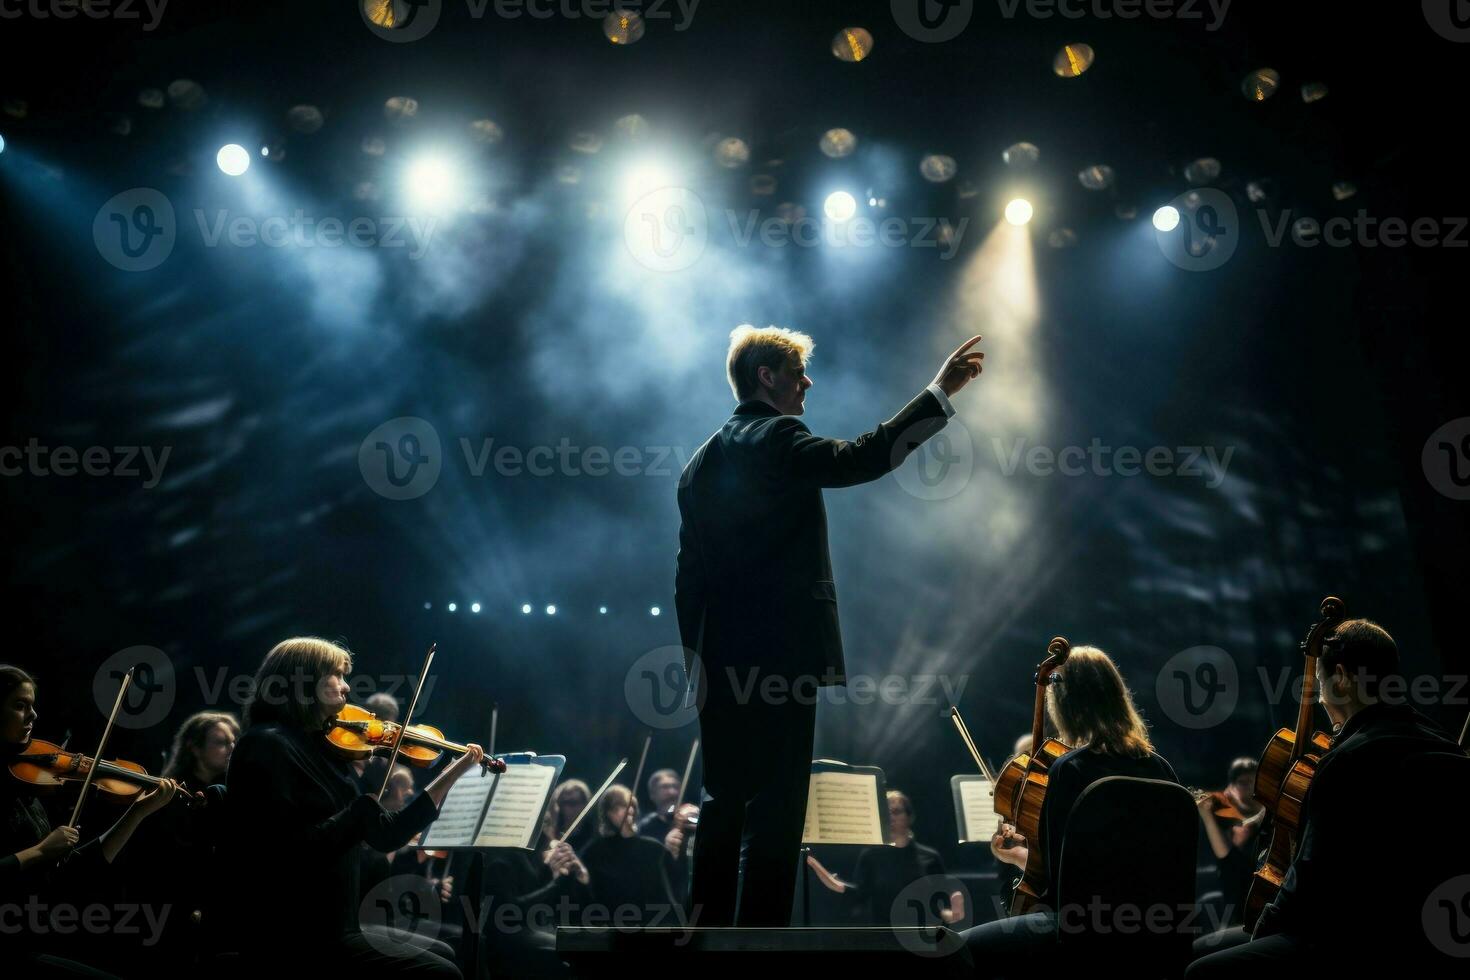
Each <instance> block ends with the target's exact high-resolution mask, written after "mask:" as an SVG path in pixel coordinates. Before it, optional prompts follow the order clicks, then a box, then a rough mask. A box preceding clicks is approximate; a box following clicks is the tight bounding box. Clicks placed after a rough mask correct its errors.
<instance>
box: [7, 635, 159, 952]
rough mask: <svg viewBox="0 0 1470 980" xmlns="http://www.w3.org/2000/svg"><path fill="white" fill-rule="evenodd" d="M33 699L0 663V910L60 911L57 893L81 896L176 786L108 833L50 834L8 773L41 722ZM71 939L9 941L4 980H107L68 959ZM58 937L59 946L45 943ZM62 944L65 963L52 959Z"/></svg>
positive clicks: (26, 685) (153, 795) (143, 800)
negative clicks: (79, 979) (85, 837)
mask: <svg viewBox="0 0 1470 980" xmlns="http://www.w3.org/2000/svg"><path fill="white" fill-rule="evenodd" d="M36 693H37V685H36V681H35V678H33V677H32V676H31V675H30V674H28V673H26V672H25V671H24V670H22V669H21V668H19V667H13V666H10V665H8V664H0V767H3V768H4V769H5V770H6V771H4V772H0V903H3V904H5V905H14V906H16V907H23V906H26V905H28V904H30V903H34V904H35V905H36V906H38V907H40V908H43V909H44V908H46V907H47V906H52V907H54V908H55V911H57V912H60V911H61V908H60V907H59V905H58V903H57V896H58V894H63V890H65V891H67V892H71V891H78V890H79V886H81V885H84V884H85V883H87V882H88V881H92V880H95V878H96V877H97V876H100V875H101V874H102V873H103V872H105V871H106V870H107V869H108V868H109V866H110V865H112V863H113V862H114V861H116V860H117V858H118V856H119V855H120V854H121V853H122V850H123V847H124V846H125V845H126V844H127V842H128V840H129V839H130V838H131V837H132V836H133V832H134V831H136V830H137V829H138V826H139V825H140V824H141V823H142V822H143V820H144V819H146V818H147V817H148V816H149V815H151V814H153V813H156V812H157V811H158V810H159V808H161V807H163V806H165V805H167V804H168V802H169V801H170V800H172V799H173V797H174V794H175V792H176V791H177V786H176V785H175V784H174V783H173V782H172V781H171V780H168V779H165V780H163V781H162V782H161V783H160V784H159V785H158V786H157V787H155V788H153V789H150V790H146V791H144V792H143V793H141V794H140V795H139V796H138V797H137V799H135V800H134V801H133V803H132V805H131V806H129V807H128V809H127V811H126V812H124V813H123V815H122V816H121V817H120V818H119V819H118V820H117V822H115V823H114V824H113V825H112V826H111V827H110V828H109V829H108V830H106V831H104V832H103V833H102V834H101V835H100V836H98V837H95V838H92V839H91V840H89V841H87V842H86V843H84V844H81V845H80V846H78V841H79V839H80V834H79V832H78V828H76V827H52V826H51V820H50V818H49V817H48V816H47V814H46V808H45V807H44V806H43V805H42V804H41V801H40V800H38V799H37V798H36V795H35V794H34V793H33V792H31V789H30V787H29V786H28V785H27V784H26V783H23V782H21V781H20V780H18V779H16V778H14V777H13V776H11V775H10V772H9V767H10V761H11V759H12V758H13V757H15V756H16V755H19V754H20V753H22V752H24V751H25V749H26V746H27V745H29V744H30V741H31V731H32V729H33V728H34V726H35V723H36V719H37V718H38V717H39V714H38V712H37V711H36ZM73 911H75V910H73ZM7 931H8V930H7ZM74 932H75V930H74V929H70V928H69V929H65V930H64V931H63V930H61V929H56V930H39V931H36V932H35V933H34V934H33V933H32V931H31V930H29V929H24V930H21V931H20V933H19V935H18V937H14V936H13V937H9V938H8V939H7V947H8V948H7V952H6V955H5V957H4V958H0V962H4V963H5V964H6V965H7V967H15V971H14V973H13V974H12V972H11V970H10V969H7V970H6V975H7V976H10V975H15V976H28V977H33V976H43V977H44V976H84V977H85V976H91V977H105V976H108V974H106V973H103V972H101V971H98V970H95V969H91V968H89V967H85V966H82V965H80V964H78V963H76V962H75V961H74V960H72V959H70V957H71V956H74V955H76V954H75V946H76V941H75V938H74V937H73V936H72V933H74ZM57 936H62V937H63V938H62V940H61V941H60V942H48V941H47V939H48V937H57ZM12 941H13V942H12ZM62 942H65V948H64V951H65V952H66V953H67V957H65V958H63V957H60V956H58V955H56V950H57V949H58V948H59V947H61V943H62ZM13 956H14V957H17V958H12V957H13Z"/></svg>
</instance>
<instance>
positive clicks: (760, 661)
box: [674, 385, 954, 696]
mask: <svg viewBox="0 0 1470 980" xmlns="http://www.w3.org/2000/svg"><path fill="white" fill-rule="evenodd" d="M953 413H954V410H953V408H952V407H951V406H950V405H949V402H948V399H947V398H945V397H944V394H943V392H941V391H940V390H939V388H938V387H937V386H934V385H931V386H930V387H929V388H927V389H926V390H924V391H923V392H921V393H920V394H919V395H918V396H917V397H916V398H914V400H913V401H911V402H909V404H908V405H906V406H905V407H904V409H903V410H902V411H901V412H899V413H898V414H897V415H895V416H894V417H893V418H891V419H889V420H888V421H887V422H884V423H882V424H881V425H879V426H878V427H877V428H876V429H874V430H873V431H872V432H869V433H867V434H865V435H863V436H860V437H859V438H857V439H855V440H853V441H851V442H849V441H847V440H844V439H821V438H818V437H817V436H814V435H812V433H811V430H810V429H808V428H807V427H806V425H805V423H803V422H802V421H801V419H800V418H798V417H796V416H794V415H781V414H780V413H778V412H777V411H776V409H775V408H773V407H771V406H770V405H768V404H766V403H765V402H762V401H746V402H742V403H741V404H740V405H739V406H738V407H737V408H736V409H735V414H734V415H732V416H731V417H730V420H729V421H728V422H726V423H725V424H724V425H723V426H721V427H720V430H719V431H718V432H716V433H715V434H714V435H712V436H711V437H710V438H709V440H708V441H706V442H705V444H704V445H702V446H701V447H699V449H698V450H697V451H696V452H695V453H694V456H693V457H692V458H691V459H690V460H689V463H688V465H687V466H686V467H685V468H684V472H683V475H682V476H681V478H680V481H679V514H680V517H681V520H682V523H681V525H680V528H679V557H678V567H677V570H676V574H675V585H674V593H675V603H674V604H675V607H676V608H677V611H678V617H679V634H680V638H681V642H682V643H683V645H684V657H685V667H686V669H691V670H692V669H693V668H692V665H691V661H692V660H693V659H694V656H695V655H696V654H697V655H698V661H699V665H700V668H702V670H703V673H704V677H705V679H706V680H707V682H708V683H709V685H710V687H709V688H708V692H707V693H708V694H709V695H710V696H714V695H716V693H717V692H721V691H728V690H729V689H730V686H731V684H732V683H733V684H734V685H735V689H737V690H739V689H746V688H747V685H749V684H750V683H751V681H752V679H753V680H755V682H756V683H760V682H762V681H765V680H766V679H767V678H769V677H777V678H781V679H782V680H783V681H784V682H785V683H787V684H793V685H800V686H801V687H802V688H805V687H808V686H810V685H812V684H818V685H822V686H828V685H833V684H842V683H843V682H844V681H845V680H846V673H847V671H846V665H845V663H844V661H843V655H842V633H841V630H840V629H839V628H838V624H837V589H836V585H835V583H834V582H833V580H832V559H831V556H830V555H829V553H828V550H827V512H826V508H825V507H824V506H823V504H822V488H823V487H846V486H853V485H854V484H858V483H867V482H869V481H871V480H876V479H878V478H879V477H881V476H882V475H883V474H885V473H887V472H889V471H890V470H893V469H895V468H896V467H898V465H899V464H900V463H902V462H903V461H904V459H905V458H906V457H907V456H908V454H909V453H911V452H913V450H914V448H915V447H917V446H918V445H919V444H920V443H922V442H923V441H924V440H926V439H928V438H929V437H930V436H932V435H934V433H936V432H938V431H939V430H940V429H942V428H943V427H944V424H945V422H946V421H947V420H948V418H949V416H951V415H952V414H953ZM853 533H856V534H861V533H862V529H854V531H853ZM691 679H697V677H696V675H694V674H691ZM756 690H757V691H759V688H756ZM812 693H813V694H814V693H815V692H814V691H813V692H812Z"/></svg>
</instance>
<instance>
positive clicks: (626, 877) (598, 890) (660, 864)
mask: <svg viewBox="0 0 1470 980" xmlns="http://www.w3.org/2000/svg"><path fill="white" fill-rule="evenodd" d="M582 860H583V861H584V862H585V863H586V865H587V873H588V875H589V877H590V879H591V886H592V899H593V901H594V902H596V903H597V905H598V909H597V913H598V914H599V915H601V916H603V917H604V918H605V919H606V920H607V921H612V922H629V923H636V924H639V925H673V924H676V923H677V922H678V919H677V918H676V917H675V909H676V902H675V900H674V892H673V887H672V886H671V885H670V883H669V879H670V877H671V875H672V873H673V871H674V858H673V855H672V853H670V851H669V850H667V849H666V848H665V847H664V845H663V844H660V843H659V842H658V841H656V840H654V839H653V838H652V837H644V836H643V835H642V834H640V833H638V801H637V799H635V798H634V796H633V791H632V790H630V789H629V788H628V787H626V786H624V785H622V784H621V783H614V784H613V785H611V786H609V787H608V788H607V791H606V792H605V793H603V794H602V798H601V799H599V800H598V801H597V839H596V840H594V841H593V842H592V843H590V844H588V845H587V847H586V849H585V850H584V851H583V852H582ZM590 922H591V920H590V919H589V924H590Z"/></svg>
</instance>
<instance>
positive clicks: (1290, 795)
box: [1244, 596, 1347, 930]
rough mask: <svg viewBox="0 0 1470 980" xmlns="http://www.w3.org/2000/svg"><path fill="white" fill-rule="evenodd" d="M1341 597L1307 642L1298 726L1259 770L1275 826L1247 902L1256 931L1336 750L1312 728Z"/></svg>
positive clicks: (1324, 611) (1330, 603)
mask: <svg viewBox="0 0 1470 980" xmlns="http://www.w3.org/2000/svg"><path fill="white" fill-rule="evenodd" d="M1346 614H1347V613H1346V609H1345V608H1344V606H1343V602H1342V600H1341V599H1339V598H1337V597H1336V596H1328V597H1327V598H1325V599H1323V600H1322V605H1321V607H1320V618H1319V619H1318V620H1317V622H1316V623H1314V624H1313V625H1312V628H1311V630H1310V631H1309V632H1308V633H1307V638H1306V639H1305V640H1303V641H1302V644H1301V649H1302V655H1303V659H1304V662H1305V663H1304V673H1303V674H1302V694H1301V704H1300V705H1299V706H1298V709H1297V717H1296V728H1295V729H1291V728H1282V729H1280V730H1278V731H1277V732H1276V734H1275V735H1273V736H1271V740H1270V741H1269V742H1267V743H1266V748H1265V750H1264V751H1262V753H1261V762H1260V766H1259V768H1257V770H1256V799H1257V800H1259V801H1260V802H1261V803H1262V804H1264V805H1265V807H1266V809H1267V810H1269V811H1270V813H1271V818H1272V819H1273V820H1274V821H1275V825H1274V826H1273V828H1272V830H1271V843H1270V846H1269V847H1268V849H1267V851H1266V861H1265V863H1264V864H1262V865H1261V868H1260V870H1259V871H1257V872H1256V875H1255V878H1253V879H1252V881H1251V887H1250V892H1249V893H1248V894H1247V895H1246V901H1245V919H1244V921H1245V926H1246V929H1247V930H1254V928H1255V925H1256V922H1257V921H1258V920H1259V919H1260V917H1261V910H1262V909H1264V908H1265V907H1266V905H1267V904H1268V903H1269V902H1270V901H1271V900H1272V899H1273V898H1275V897H1276V893H1277V892H1279V891H1280V890H1281V884H1282V882H1283V881H1284V880H1285V879H1286V872H1287V869H1288V868H1290V867H1291V862H1292V858H1293V856H1294V855H1295V853H1296V846H1297V841H1298V839H1299V837H1300V835H1301V830H1302V816H1303V813H1304V812H1305V808H1304V805H1305V802H1306V797H1307V790H1308V789H1309V788H1310V786H1311V784H1312V777H1313V776H1315V775H1316V774H1317V765H1318V764H1319V763H1320V762H1321V761H1322V756H1323V755H1324V754H1325V753H1326V752H1327V750H1328V749H1330V748H1332V737H1331V736H1329V735H1328V734H1327V733H1325V732H1322V731H1313V725H1312V711H1313V708H1314V707H1315V706H1316V702H1317V659H1318V658H1319V657H1320V656H1321V655H1322V640H1323V639H1324V638H1325V637H1326V635H1327V633H1328V631H1329V630H1330V629H1332V627H1334V626H1336V625H1337V624H1338V623H1340V622H1342V620H1343V618H1344V617H1345V616H1346Z"/></svg>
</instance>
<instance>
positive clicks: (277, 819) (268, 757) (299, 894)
mask: <svg viewBox="0 0 1470 980" xmlns="http://www.w3.org/2000/svg"><path fill="white" fill-rule="evenodd" d="M351 670H352V654H351V653H350V652H349V651H348V650H347V649H346V648H344V647H342V646H339V645H338V644H336V643H331V642H329V641H327V640H322V639H318V638H316V637H293V638H292V639H289V640H283V641H282V642H280V643H278V644H276V646H275V647H274V648H273V649H272V650H271V651H270V653H268V654H266V657H265V660H264V662H263V663H262V664H261V666H260V670H259V671H257V672H256V675H255V684H254V687H253V690H252V692H251V695H250V698H249V700H248V701H247V703H246V705H245V734H244V735H243V736H241V738H240V743H239V745H237V746H236V747H235V752H234V755H233V757H232V758H231V760H230V770H229V779H228V783H227V785H228V789H229V798H228V799H229V821H228V823H229V826H230V829H229V832H228V833H227V835H226V843H225V845H223V847H222V850H223V851H224V854H223V857H224V868H225V871H226V874H228V875H229V879H230V880H228V881H226V882H223V883H222V885H223V886H224V888H225V889H227V890H231V891H232V892H233V896H232V898H233V899H235V900H237V901H238V903H239V904H238V906H237V907H236V909H235V915H234V916H230V915H229V914H225V915H222V916H221V917H220V920H219V921H218V922H216V923H215V924H214V925H213V926H212V927H211V928H219V929H223V930H226V931H229V930H232V929H240V926H241V924H243V923H261V926H260V927H263V928H270V927H271V925H270V924H267V923H263V922H262V920H261V916H262V915H265V914H269V915H270V918H271V920H272V922H273V923H274V924H275V925H278V926H279V927H281V928H285V929H290V930H292V931H294V932H295V933H296V934H297V935H298V936H303V935H304V937H305V942H304V945H305V950H304V952H298V950H301V948H302V945H303V943H302V942H293V943H292V957H293V958H292V959H291V960H290V966H291V968H292V972H293V973H294V972H304V971H309V970H312V969H320V970H323V971H326V970H343V969H347V970H350V969H352V968H354V967H359V966H360V967H363V968H365V969H367V970H368V971H370V972H371V973H372V974H373V975H389V976H399V975H411V976H424V977H446V978H450V977H453V978H457V977H459V976H460V973H459V969H458V967H456V966H455V965H454V964H453V963H452V962H450V961H448V960H446V959H444V958H443V957H442V956H438V955H436V954H435V953H433V952H430V951H428V950H425V949H421V948H418V947H417V946H416V945H414V944H410V943H402V944H390V943H385V942H383V941H382V940H381V939H379V938H377V937H375V936H370V935H365V934H364V933H363V930H362V928H361V923H360V921H359V915H358V913H359V906H360V904H363V903H361V899H360V896H359V874H360V865H361V862H360V858H359V852H358V845H359V844H362V843H364V842H366V843H367V844H368V845H369V846H370V847H372V848H374V849H376V850H379V851H391V850H394V849H396V848H399V847H402V846H404V845H405V844H407V843H408V842H409V840H410V839H411V838H412V837H413V835H414V834H417V833H419V832H420V831H422V830H423V829H424V828H425V827H427V826H428V825H429V824H430V823H431V822H433V820H434V819H435V818H436V817H437V816H438V815H439V808H440V807H441V806H442V805H443V803H444V798H445V796H446V795H447V794H448V793H449V788H450V786H452V785H453V784H454V782H455V780H457V779H459V778H460V777H461V776H462V775H464V774H465V773H467V772H469V771H470V770H471V769H474V768H476V767H478V766H479V764H480V759H481V757H482V755H483V753H482V751H481V749H480V747H479V746H478V745H470V746H468V748H469V751H468V752H466V753H465V754H464V755H461V756H460V757H459V758H458V759H456V760H454V761H453V762H452V763H450V764H449V765H448V766H447V767H445V769H444V770H443V771H442V772H441V773H440V774H439V776H438V777H437V778H435V779H434V780H433V781H432V782H431V783H429V785H428V786H427V787H426V788H425V789H424V791H423V792H422V793H420V794H419V795H418V796H417V797H416V798H415V799H414V800H413V802H411V803H409V804H408V805H407V806H406V807H404V808H403V809H402V810H400V811H398V812H396V813H390V812H388V811H387V810H385V809H384V808H383V807H382V805H380V804H379V802H378V800H376V799H375V798H373V797H372V796H370V795H368V794H365V793H359V791H358V789H357V784H356V782H355V780H354V778H353V768H352V766H351V764H350V763H349V762H347V761H346V760H344V759H343V758H341V757H340V756H338V755H337V754H336V753H335V752H334V750H333V749H332V748H331V747H330V745H329V743H328V742H327V739H326V738H325V733H326V732H327V730H328V728H329V726H330V723H331V720H332V719H333V718H335V717H336V715H337V713H338V712H339V711H340V710H341V709H342V707H343V706H344V705H345V704H346V703H347V692H348V686H347V675H348V674H349V673H350V672H351ZM364 907H366V906H365V905H364ZM390 924H395V923H390ZM231 938H233V939H235V943H234V944H233V948H234V949H236V950H238V951H239V952H241V953H243V954H245V955H246V956H247V957H248V958H253V959H254V961H255V964H256V965H261V966H269V967H276V968H279V967H280V966H281V965H283V963H282V961H281V958H280V947H279V946H276V945H274V944H268V943H260V942H258V941H257V939H258V937H256V936H255V935H253V934H251V933H245V932H243V931H242V932H237V933H236V934H235V935H234V936H233V937H231Z"/></svg>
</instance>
